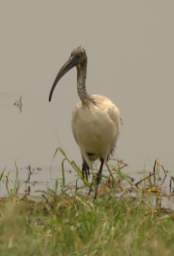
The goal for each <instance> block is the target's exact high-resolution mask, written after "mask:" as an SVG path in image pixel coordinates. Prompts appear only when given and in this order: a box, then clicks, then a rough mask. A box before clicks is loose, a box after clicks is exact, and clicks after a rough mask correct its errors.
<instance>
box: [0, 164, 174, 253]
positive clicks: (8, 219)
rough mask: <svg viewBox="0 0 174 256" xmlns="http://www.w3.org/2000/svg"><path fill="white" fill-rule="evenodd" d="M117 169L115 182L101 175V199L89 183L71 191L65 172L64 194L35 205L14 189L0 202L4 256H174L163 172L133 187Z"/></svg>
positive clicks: (172, 216)
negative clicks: (164, 201) (92, 192)
mask: <svg viewBox="0 0 174 256" xmlns="http://www.w3.org/2000/svg"><path fill="white" fill-rule="evenodd" d="M69 164H70V165H71V164H72V162H71V161H70V162H69ZM73 166H74V163H73ZM158 167H159V166H158ZM62 168H63V167H62ZM75 168H76V169H77V171H78V172H79V169H78V168H77V166H76V165H75ZM116 169H117V174H116V173H114V181H112V182H110V180H109V182H108V179H107V178H106V177H103V183H102V184H101V186H100V191H99V196H98V198H97V200H93V196H92V195H90V196H89V195H87V193H86V190H87V189H88V187H89V186H88V184H87V186H86V187H85V188H86V189H85V191H84V186H82V188H80V189H77V188H76V189H75V187H74V192H72V187H71V190H70V189H69V187H68V185H66V177H65V173H64V171H62V172H63V173H62V175H63V181H62V182H61V183H60V189H61V192H59V193H57V192H55V191H52V190H49V191H47V192H43V195H42V197H41V198H40V199H39V200H37V201H36V200H33V199H32V197H31V196H29V195H25V196H23V197H21V196H19V195H18V193H17V191H18V190H17V189H16V188H15V190H13V191H11V192H10V193H9V196H8V197H7V198H4V199H1V200H0V255H3V256H11V255H13V256H20V255H21V256H23V255H25V256H35V255H36V256H41V255H42V256H56V255H72V256H73V255H74V256H75V255H79V256H80V255H81V256H85V255H90V256H92V255H96V256H98V255H100V256H107V255H108V256H110V255H113V256H115V255H118V256H119V255H120V256H122V255H124V256H131V255H133V256H136V255H137V256H155V255H158V256H170V255H173V251H174V242H173V241H174V212H173V211H172V210H171V209H165V208H164V207H163V206H162V205H161V199H162V196H163V195H162V193H161V192H160V186H159V184H158V180H157V178H158V176H159V172H158V173H156V170H155V169H153V173H154V175H149V177H147V178H143V179H142V180H141V181H139V183H138V184H136V185H135V184H133V183H131V181H130V179H129V177H128V176H125V175H123V173H122V172H121V168H119V167H118V166H117V168H116ZM62 170H63V169H62ZM113 170H114V167H113ZM80 175H81V174H80ZM80 177H81V176H80ZM151 178H152V179H151ZM159 180H160V182H161V179H159ZM85 182H86V181H85ZM62 183H63V185H62ZM111 183H112V184H111ZM123 183H124V185H123ZM161 185H162V183H161ZM56 191H57V188H56ZM69 191H71V193H69ZM170 196H172V193H171V195H170ZM152 197H153V199H154V200H153V201H154V202H156V203H152Z"/></svg>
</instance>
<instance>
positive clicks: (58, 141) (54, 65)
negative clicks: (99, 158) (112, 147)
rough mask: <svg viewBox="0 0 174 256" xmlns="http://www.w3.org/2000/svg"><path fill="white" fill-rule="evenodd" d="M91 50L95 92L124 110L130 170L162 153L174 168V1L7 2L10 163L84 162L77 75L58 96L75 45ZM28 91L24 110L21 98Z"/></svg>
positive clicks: (4, 136)
mask: <svg viewBox="0 0 174 256" xmlns="http://www.w3.org/2000/svg"><path fill="white" fill-rule="evenodd" d="M79 45H82V46H83V47H84V48H85V49H86V51H87V54H88V74H87V88H88V90H89V92H90V93H94V94H96V93H97V94H101V95H106V96H108V97H109V98H111V99H112V100H113V101H114V102H115V103H116V104H118V106H119V107H120V110H121V114H122V118H123V120H124V126H123V127H122V131H121V135H120V138H119V142H118V147H117V151H116V156H117V157H118V158H120V159H123V160H125V161H126V162H127V163H128V164H129V168H130V170H139V169H143V168H144V167H147V166H151V165H152V163H153V161H154V160H155V158H158V159H160V160H161V162H162V163H163V164H164V165H165V166H166V168H168V169H170V170H174V158H173V151H174V150H173V144H174V139H173V131H174V115H173V110H174V101H173V98H174V1H172V0H171V1H169V0H165V1H164V0H145V1H143V0H136V1H135V0H131V1H130V0H126V1H124V0H120V1H117V0H113V1H112V0H110V1H101V0H95V1H82V0H78V1H77V0H74V1H65V0H64V1H63V0H62V1H60V0H57V1H53V0H49V1H48V0H47V1H43V0H42V1H41V0H30V1H24V0H15V1H10V0H4V1H3V0H0V166H1V167H3V166H10V165H14V162H15V161H16V162H17V163H18V165H19V166H21V165H25V164H32V165H40V166H45V165H49V164H50V163H51V159H52V155H53V153H54V151H55V148H56V147H57V146H61V147H62V148H63V149H64V150H65V151H66V152H67V153H68V155H69V156H70V157H71V158H73V159H75V160H77V161H80V155H79V151H78V148H77V146H76V144H75V142H74V139H73V136H72V133H71V111H72V108H73V106H74V104H75V103H76V102H77V101H78V97H77V92H76V72H75V70H73V71H71V72H70V73H69V74H67V75H66V77H64V79H62V80H61V83H60V84H59V86H57V88H56V91H55V94H54V98H53V101H52V102H51V103H48V94H49V90H50V87H51V85H52V82H53V80H54V78H55V75H56V73H57V71H58V69H59V68H60V66H61V65H62V64H63V63H64V62H65V61H66V60H67V58H68V57H69V54H70V52H71V50H72V49H73V48H75V47H77V46H79ZM20 96H22V97H23V104H24V106H23V112H22V113H19V111H18V109H17V108H16V107H15V106H13V103H14V101H15V100H16V99H18V98H19V97H20Z"/></svg>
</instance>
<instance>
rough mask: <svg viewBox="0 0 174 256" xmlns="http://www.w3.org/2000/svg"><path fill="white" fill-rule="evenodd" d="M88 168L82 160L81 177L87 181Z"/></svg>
mask: <svg viewBox="0 0 174 256" xmlns="http://www.w3.org/2000/svg"><path fill="white" fill-rule="evenodd" d="M89 174H90V173H89V166H88V164H87V162H86V161H85V160H84V159H83V163H82V175H83V178H84V177H86V179H87V180H88V176H89Z"/></svg>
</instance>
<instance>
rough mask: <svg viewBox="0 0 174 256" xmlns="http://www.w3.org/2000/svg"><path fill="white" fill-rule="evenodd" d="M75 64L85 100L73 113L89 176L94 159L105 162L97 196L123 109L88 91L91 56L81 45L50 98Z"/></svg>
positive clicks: (85, 168)
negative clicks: (88, 63) (88, 61)
mask: <svg viewBox="0 0 174 256" xmlns="http://www.w3.org/2000/svg"><path fill="white" fill-rule="evenodd" d="M74 66H76V68H77V91H78V95H79V97H80V99H81V102H80V103H78V104H77V105H76V106H75V108H74V111H73V114H72V131H73V135H74V138H75V140H76V142H77V144H78V145H79V148H80V152H81V155H82V159H83V165H82V171H83V175H84V176H86V178H88V175H89V169H90V168H91V162H93V161H95V160H97V159H99V160H100V161H101V164H100V168H99V171H98V173H97V178H96V190H95V198H96V196H97V190H98V185H99V183H100V179H101V173H102V169H103V164H104V163H106V162H107V160H108V158H109V156H110V154H111V153H112V151H113V150H114V147H115V145H116V142H117V138H118V135H119V130H120V111H119V109H118V107H117V106H116V105H115V104H114V103H113V102H112V101H111V100H110V99H108V98H107V97H104V96H100V95H89V94H88V93H87V91H86V85H85V81H86V72H87V56H86V52H85V50H84V49H83V48H81V47H78V48H76V49H75V50H73V52H72V53H71V56H70V58H69V60H68V61H67V62H66V63H65V64H64V65H63V66H62V68H61V69H60V71H59V72H58V74H57V77H56V79H55V81H54V83H53V86H52V88H51V91H50V95H49V101H51V98H52V94H53V91H54V88H55V86H56V84H57V83H58V81H59V80H60V78H61V77H62V76H63V75H64V74H65V73H66V72H67V71H69V70H70V69H71V68H73V67H74Z"/></svg>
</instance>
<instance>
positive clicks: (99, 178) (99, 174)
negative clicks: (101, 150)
mask: <svg viewBox="0 0 174 256" xmlns="http://www.w3.org/2000/svg"><path fill="white" fill-rule="evenodd" d="M100 162H101V164H100V169H99V171H98V173H97V177H96V187H95V195H94V199H96V198H97V193H98V185H99V184H100V181H101V174H102V170H103V164H104V160H103V159H100Z"/></svg>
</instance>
